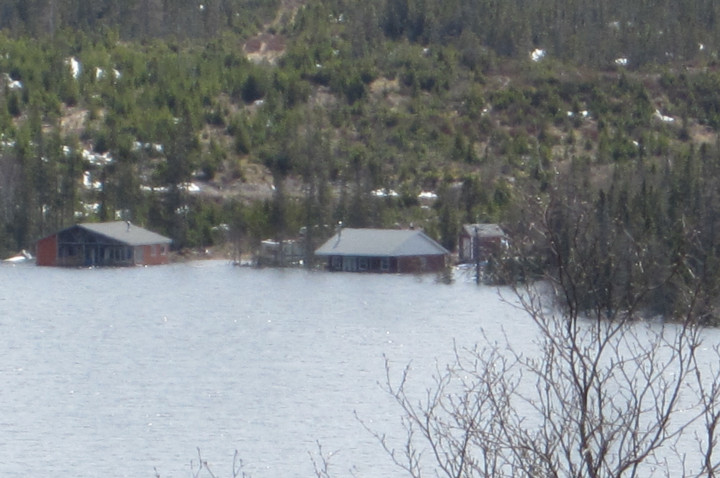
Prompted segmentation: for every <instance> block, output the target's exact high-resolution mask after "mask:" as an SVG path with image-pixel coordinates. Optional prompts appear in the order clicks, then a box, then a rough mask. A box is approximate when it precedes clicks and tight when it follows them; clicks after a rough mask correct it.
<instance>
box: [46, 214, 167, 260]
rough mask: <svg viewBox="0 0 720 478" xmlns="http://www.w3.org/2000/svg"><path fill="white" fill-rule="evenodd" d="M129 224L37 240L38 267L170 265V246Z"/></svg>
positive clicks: (83, 227)
mask: <svg viewBox="0 0 720 478" xmlns="http://www.w3.org/2000/svg"><path fill="white" fill-rule="evenodd" d="M171 242H172V241H171V240H170V239H169V238H167V237H164V236H161V235H160V234H157V233H154V232H151V231H148V230H147V229H143V228H142V227H139V226H136V225H134V224H131V223H130V222H129V221H115V222H99V223H85V224H76V225H75V226H71V227H68V228H67V229H63V230H61V231H59V232H56V233H55V234H52V235H50V236H47V237H45V238H43V239H40V240H39V241H38V243H37V253H36V263H37V265H39V266H58V267H94V266H110V267H118V266H145V265H157V264H167V263H168V262H170V243H171Z"/></svg>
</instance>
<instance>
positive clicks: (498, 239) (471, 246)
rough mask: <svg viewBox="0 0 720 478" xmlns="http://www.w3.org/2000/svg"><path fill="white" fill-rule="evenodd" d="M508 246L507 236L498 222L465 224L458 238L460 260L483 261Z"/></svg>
mask: <svg viewBox="0 0 720 478" xmlns="http://www.w3.org/2000/svg"><path fill="white" fill-rule="evenodd" d="M506 246H507V236H506V235H505V231H503V230H502V228H501V227H500V226H498V225H497V224H465V225H463V227H462V229H461V231H460V238H459V240H458V249H459V250H458V262H460V263H461V264H462V263H473V262H478V261H479V262H483V261H487V260H489V259H490V257H491V256H493V255H496V254H498V253H500V252H501V251H502V248H503V247H506Z"/></svg>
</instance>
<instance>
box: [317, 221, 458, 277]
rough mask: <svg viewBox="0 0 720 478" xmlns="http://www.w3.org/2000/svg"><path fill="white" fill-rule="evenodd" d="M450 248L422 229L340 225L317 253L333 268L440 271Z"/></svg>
mask: <svg viewBox="0 0 720 478" xmlns="http://www.w3.org/2000/svg"><path fill="white" fill-rule="evenodd" d="M448 254H449V253H448V251H447V249H445V248H444V247H442V246H441V245H440V244H438V243H437V242H435V241H434V240H433V239H431V238H430V237H428V236H427V235H425V233H423V232H422V231H419V230H402V229H351V228H346V229H339V230H338V232H337V233H336V234H335V235H334V236H333V237H331V238H330V239H329V240H328V241H327V242H326V243H325V244H323V245H322V246H320V247H319V248H318V249H317V250H316V251H315V255H316V256H319V257H324V258H326V260H327V268H328V269H329V270H331V271H346V272H389V273H405V272H408V273H418V272H439V271H442V270H443V269H444V268H445V266H446V264H447V256H448Z"/></svg>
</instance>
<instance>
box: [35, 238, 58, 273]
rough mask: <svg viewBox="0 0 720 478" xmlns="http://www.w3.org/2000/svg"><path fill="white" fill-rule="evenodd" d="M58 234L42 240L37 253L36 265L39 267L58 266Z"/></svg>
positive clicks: (38, 244) (39, 242)
mask: <svg viewBox="0 0 720 478" xmlns="http://www.w3.org/2000/svg"><path fill="white" fill-rule="evenodd" d="M57 251H58V248H57V234H53V235H52V236H48V237H46V238H44V239H40V240H39V241H38V243H37V251H35V264H37V265H39V266H56V265H57Z"/></svg>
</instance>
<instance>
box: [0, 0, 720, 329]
mask: <svg viewBox="0 0 720 478" xmlns="http://www.w3.org/2000/svg"><path fill="white" fill-rule="evenodd" d="M718 10H720V6H718V5H715V4H713V3H711V2H702V1H682V2H680V3H679V4H678V3H677V2H675V3H673V4H670V3H668V2H660V1H655V2H640V3H638V2H619V1H615V0H613V1H611V2H610V4H608V3H607V2H604V3H602V4H600V3H597V2H589V1H584V0H583V1H566V2H559V3H558V2H534V3H533V4H532V5H527V2H498V1H490V0H477V1H472V2H467V1H462V2H460V1H450V2H447V1H443V2H441V1H439V0H369V1H365V2H348V1H344V0H308V1H307V2H299V1H298V2H291V1H286V2H282V3H281V2H280V1H276V2H267V1H262V2H260V1H256V0H209V1H207V2H203V3H198V2H186V1H177V2H162V1H159V0H136V1H129V2H114V1H109V0H104V1H96V2H92V6H87V5H86V2H84V3H82V2H79V1H77V0H35V1H28V0H14V1H0V28H1V29H2V30H0V75H2V77H0V140H1V141H2V143H1V144H0V253H3V254H6V253H10V252H14V251H17V250H19V249H22V248H31V246H32V244H33V243H34V241H35V240H37V239H38V238H40V237H42V236H43V235H45V234H49V233H51V232H53V231H55V230H57V229H58V228H60V227H64V226H67V225H69V224H71V223H74V222H76V221H92V220H109V219H115V218H122V219H127V220H131V221H134V222H136V223H138V224H144V225H146V226H148V227H151V228H153V229H156V230H159V231H160V232H163V233H166V234H169V235H170V236H172V238H173V239H174V244H175V246H176V247H178V248H185V247H206V246H210V245H213V244H217V243H219V242H222V241H225V240H227V239H231V240H232V241H234V242H236V243H238V244H241V245H242V247H243V248H245V250H248V249H249V248H252V247H253V246H254V245H256V244H257V243H258V242H259V241H260V240H261V239H264V238H267V237H274V238H286V237H293V236H295V235H296V234H297V233H298V231H299V230H300V229H301V228H303V227H304V228H306V229H305V230H306V231H308V234H309V237H310V240H311V244H317V243H319V242H320V241H322V240H324V239H325V238H326V236H327V234H328V231H329V229H328V228H332V225H333V224H335V223H337V222H338V221H343V223H344V224H346V225H349V226H356V227H357V226H377V227H390V226H393V225H395V224H401V225H409V224H411V223H412V224H414V225H417V226H420V227H423V228H425V229H426V230H427V231H428V232H429V233H430V234H431V235H433V236H435V237H437V238H438V239H439V240H441V241H442V243H443V244H445V245H446V246H448V247H453V246H455V243H456V235H457V231H458V229H459V226H460V225H461V224H462V223H463V222H478V221H482V222H499V223H501V224H502V225H503V226H504V228H505V229H506V230H507V231H508V232H509V233H510V235H511V237H513V239H514V243H515V244H516V245H518V246H519V247H520V248H522V251H521V253H522V255H521V257H523V261H524V262H526V263H527V264H528V265H529V266H531V268H532V270H534V271H542V272H551V273H553V274H554V275H555V276H557V277H563V274H567V275H568V277H572V281H573V283H576V284H578V285H580V287H579V288H578V290H582V291H583V292H582V295H583V297H576V298H575V299H578V303H580V304H582V306H584V307H605V308H607V309H608V310H610V309H614V308H617V307H624V306H627V305H628V304H624V303H623V296H624V295H626V296H630V295H631V294H628V293H625V294H624V293H623V291H626V292H627V291H628V290H631V289H633V288H635V287H639V285H640V283H642V284H643V285H645V286H648V285H652V286H653V287H651V288H650V289H651V290H653V291H656V293H655V294H654V295H653V297H646V298H644V300H646V301H647V304H648V305H651V306H652V308H653V310H655V311H657V312H658V313H672V312H673V311H675V310H677V308H678V307H681V306H682V304H683V303H684V302H683V300H685V298H683V294H681V293H680V291H681V290H683V286H685V285H688V283H689V282H692V281H696V280H701V281H702V283H703V284H704V294H703V298H702V301H703V304H704V306H705V308H706V310H707V315H706V320H708V321H715V313H714V310H715V309H714V301H715V297H716V296H717V293H716V292H717V291H716V286H717V284H718V280H719V279H720V277H718V272H717V267H715V265H716V263H717V261H718V257H720V239H718V238H717V237H716V236H717V233H716V230H717V229H718V227H720V222H719V219H720V198H719V197H718V193H717V191H718V182H720V166H718V165H719V164H720V148H719V147H718V134H717V129H718V127H720V88H719V87H720V73H719V72H718V68H717V67H718V60H717V54H718V51H720V46H719V45H720V28H717V25H716V24H715V22H716V19H717V18H720V11H718ZM610 12H612V14H611V13H610ZM533 52H534V55H532V53H533ZM198 188H199V191H197V190H196V189H198ZM378 191H385V192H386V193H389V192H395V193H396V194H378ZM423 191H432V192H434V193H436V195H437V199H436V200H435V201H429V202H426V200H424V199H421V198H420V193H421V192H423ZM573 255H577V256H576V257H583V258H584V259H588V260H589V262H588V264H592V266H588V264H585V265H584V266H583V268H582V270H581V269H580V268H578V267H575V264H576V261H575V260H574V259H573V257H574V256H573ZM558 257H569V258H570V262H569V263H568V264H565V263H562V264H560V263H558V260H557V258H558ZM659 278H663V280H662V283H653V284H649V283H648V281H651V280H659ZM643 281H645V282H643ZM578 294H580V292H578ZM700 315H702V314H700Z"/></svg>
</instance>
